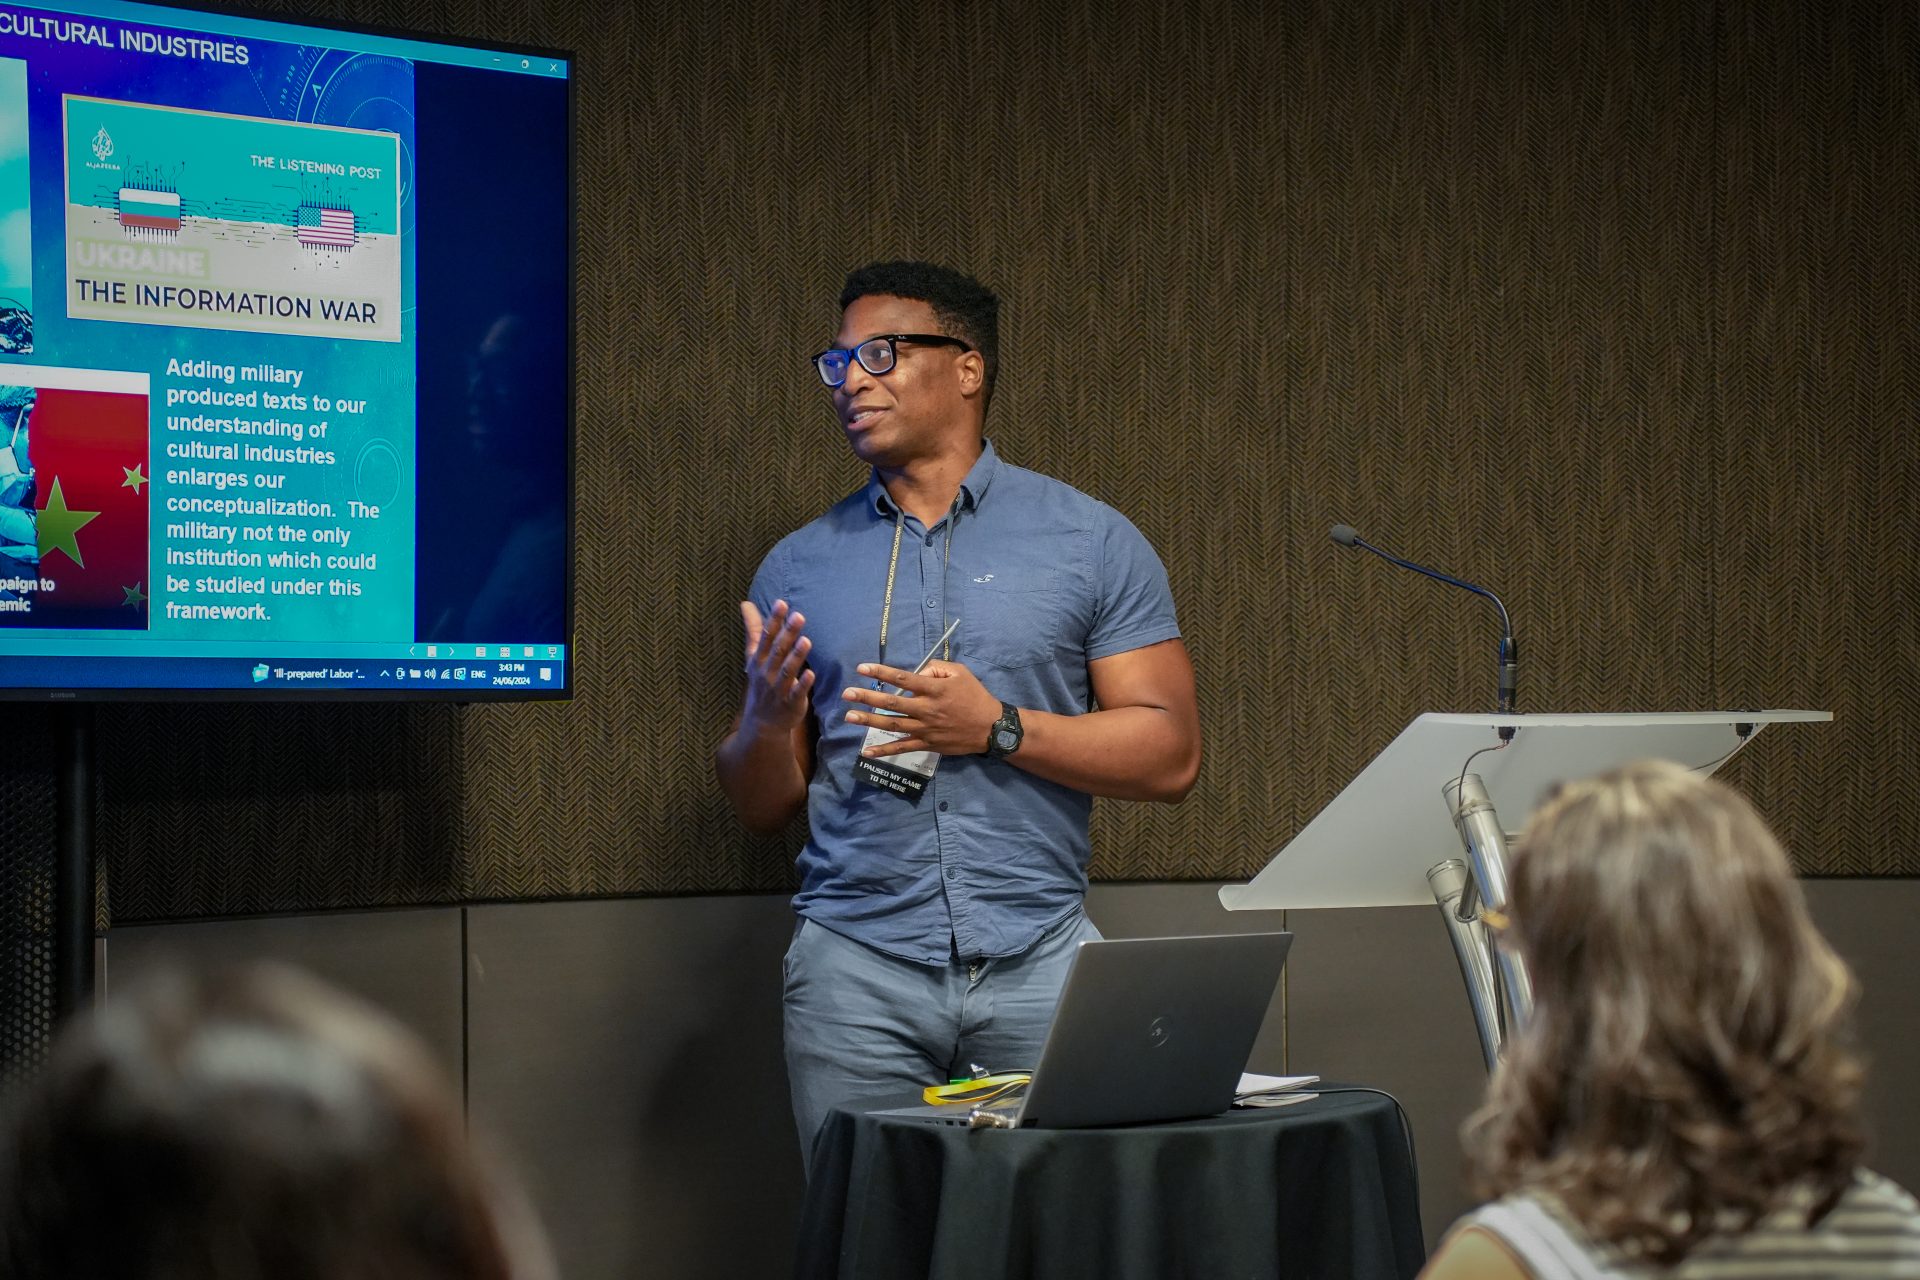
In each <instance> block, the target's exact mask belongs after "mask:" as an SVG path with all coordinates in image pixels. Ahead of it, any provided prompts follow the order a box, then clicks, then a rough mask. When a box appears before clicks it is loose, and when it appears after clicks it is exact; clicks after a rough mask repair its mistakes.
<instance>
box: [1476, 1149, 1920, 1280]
mask: <svg viewBox="0 0 1920 1280" xmlns="http://www.w3.org/2000/svg"><path fill="white" fill-rule="evenodd" d="M1813 1202H1814V1197H1813V1195H1812V1193H1811V1192H1799V1193H1796V1194H1795V1195H1794V1196H1793V1197H1792V1198H1791V1199H1790V1200H1789V1201H1788V1203H1787V1204H1786V1205H1785V1206H1784V1207H1782V1208H1781V1209H1778V1210H1776V1211H1775V1212H1774V1213H1772V1214H1770V1215H1768V1216H1767V1217H1765V1218H1763V1219H1761V1220H1760V1221H1759V1222H1758V1223H1756V1224H1754V1227H1753V1229H1752V1230H1750V1231H1746V1232H1743V1233H1741V1234H1739V1235H1725V1236H1710V1237H1708V1238H1707V1239H1706V1240H1705V1241H1703V1242H1702V1243H1701V1244H1700V1245H1699V1246H1698V1247H1697V1248H1695V1249H1694V1251H1693V1252H1692V1253H1690V1254H1688V1255H1687V1257H1686V1258H1685V1259H1684V1260H1683V1261H1682V1262H1681V1263H1680V1265H1678V1266H1677V1267H1671V1268H1667V1269H1664V1270H1663V1269H1660V1268H1657V1267H1652V1266H1648V1265H1647V1264H1646V1263H1643V1262H1637V1261H1634V1260H1633V1259H1631V1258H1629V1257H1627V1256H1626V1255H1625V1254H1623V1253H1621V1252H1620V1251H1619V1250H1618V1249H1615V1248H1613V1247H1612V1246H1610V1245H1597V1244H1595V1243H1593V1242H1591V1241H1589V1240H1588V1239H1587V1238H1586V1236H1585V1235H1584V1234H1583V1233H1582V1232H1581V1230H1580V1228H1579V1226H1578V1225H1577V1224H1576V1223H1575V1222H1574V1221H1573V1219H1572V1218H1571V1217H1570V1216H1569V1215H1568V1214H1567V1212H1566V1211H1565V1209H1564V1208H1563V1207H1562V1206H1561V1205H1560V1204H1559V1202H1558V1201H1556V1200H1554V1199H1553V1198H1552V1197H1549V1196H1542V1195H1536V1194H1533V1193H1518V1194H1515V1195H1510V1196H1506V1197H1504V1198H1502V1199H1500V1200H1496V1201H1494V1202H1493V1203H1492V1204H1490V1205H1487V1206H1485V1207H1483V1208H1481V1209H1478V1210H1476V1211H1474V1212H1473V1213H1470V1214H1468V1215H1467V1216H1466V1217H1465V1218H1462V1219H1461V1220H1460V1223H1459V1226H1460V1227H1462V1228H1465V1227H1479V1228H1480V1229H1481V1230H1482V1231H1485V1232H1487V1233H1489V1234H1491V1235H1493V1236H1495V1237H1497V1238H1498V1239H1499V1240H1500V1242H1501V1243H1502V1244H1504V1245H1506V1247H1507V1248H1508V1249H1509V1250H1510V1251H1511V1252H1512V1253H1513V1255H1514V1256H1515V1257H1517V1258H1519V1259H1520V1261H1521V1262H1522V1264H1524V1265H1525V1267H1526V1269H1527V1271H1528V1272H1529V1273H1530V1274H1532V1275H1533V1276H1534V1277H1536V1280H1745V1278H1746V1277H1766V1280H1844V1278H1846V1277H1853V1276H1858V1277H1863V1278H1864V1277H1869V1276H1871V1277H1875V1278H1876V1280H1887V1278H1892V1277H1903V1278H1905V1277H1912V1278H1914V1280H1920V1203H1916V1202H1915V1200H1914V1198H1913V1197H1912V1196H1911V1195H1908V1194H1907V1193H1906V1192H1905V1191H1903V1190H1902V1189H1901V1188H1900V1187H1899V1186H1897V1185H1895V1184H1894V1183H1892V1182H1889V1181H1888V1180H1887V1179H1885V1178H1883V1177H1881V1176H1880V1175H1879V1174H1877V1173H1872V1172H1870V1171H1868V1170H1865V1169H1862V1170H1860V1171H1859V1172H1857V1173H1855V1174H1854V1178H1853V1185H1852V1186H1850V1187H1848V1188H1847V1190H1846V1192H1845V1193H1844V1194H1842V1196H1841V1197H1840V1201H1839V1203H1838V1204H1836V1205H1835V1206H1834V1207H1833V1210H1832V1211H1831V1212H1830V1213H1828V1214H1827V1216H1826V1217H1824V1218H1822V1219H1821V1220H1820V1221H1818V1222H1816V1223H1814V1224H1813V1225H1812V1226H1811V1227H1809V1226H1808V1225H1807V1211H1808V1209H1810V1208H1811V1207H1812V1205H1813Z"/></svg>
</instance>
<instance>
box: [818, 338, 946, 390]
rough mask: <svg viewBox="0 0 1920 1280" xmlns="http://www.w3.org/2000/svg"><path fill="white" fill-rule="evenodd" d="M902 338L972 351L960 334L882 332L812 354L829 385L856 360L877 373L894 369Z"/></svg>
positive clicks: (838, 382) (841, 377) (841, 380)
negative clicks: (854, 345) (956, 335)
mask: <svg viewBox="0 0 1920 1280" xmlns="http://www.w3.org/2000/svg"><path fill="white" fill-rule="evenodd" d="M902 342H918V343H921V344H923V345H925V346H930V347H958V348H960V349H961V350H962V351H971V350H973V347H972V346H970V345H969V344H967V343H965V342H962V341H960V339H958V338H949V337H948V336H947V335H946V334H944V333H882V334H877V335H875V336H874V337H871V338H868V339H867V340H866V341H865V342H863V343H861V344H860V345H859V346H857V347H853V348H851V349H849V348H846V347H829V348H828V349H827V350H825V351H822V352H821V353H820V354H819V355H817V356H815V357H814V358H813V367H814V368H815V369H816V370H818V371H819V374H820V381H822V382H824V383H826V384H827V385H828V386H830V387H837V386H840V385H841V384H843V383H844V382H846V380H847V370H848V369H849V368H851V367H852V364H853V362H854V361H855V360H858V361H859V362H860V367H861V368H862V369H865V370H866V371H867V372H868V373H870V374H872V375H873V376H874V377H876V378H877V377H879V376H880V375H881V374H883V373H888V372H891V371H892V369H893V366H894V365H895V364H896V363H898V362H899V359H900V355H899V353H898V352H897V351H895V350H894V347H895V346H896V345H897V344H899V343H902Z"/></svg>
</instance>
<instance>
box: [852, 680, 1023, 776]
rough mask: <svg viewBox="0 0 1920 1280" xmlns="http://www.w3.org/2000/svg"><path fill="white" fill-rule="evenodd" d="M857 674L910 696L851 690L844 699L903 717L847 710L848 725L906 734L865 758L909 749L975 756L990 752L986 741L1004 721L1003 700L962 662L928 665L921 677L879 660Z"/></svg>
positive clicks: (857, 689)
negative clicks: (1001, 716) (1001, 713)
mask: <svg viewBox="0 0 1920 1280" xmlns="http://www.w3.org/2000/svg"><path fill="white" fill-rule="evenodd" d="M859 670H860V674H861V675H863V676H871V677H872V678H873V679H875V680H878V681H881V682H882V683H884V684H890V685H892V686H893V687H894V688H896V689H903V690H905V691H906V692H907V693H908V694H911V695H912V696H911V697H905V696H902V695H900V694H892V693H881V692H880V691H879V690H877V689H862V688H852V689H848V690H847V691H846V692H845V693H842V694H841V695H840V696H841V698H843V699H845V700H846V701H848V702H857V703H860V704H861V705H862V706H867V707H877V708H879V709H880V710H883V711H898V712H901V713H902V714H900V715H897V716H881V715H875V714H873V713H872V712H871V711H849V712H847V723H848V724H858V725H868V726H871V727H873V728H877V729H888V730H891V731H893V732H894V733H904V734H906V735H907V736H906V737H904V738H902V739H900V740H899V741H898V742H889V743H886V744H884V745H882V746H878V747H875V748H873V749H872V750H870V751H867V752H866V753H865V754H867V755H869V756H873V757H880V756H897V755H903V754H905V753H906V752H909V751H935V752H938V753H939V754H941V755H943V756H974V755H979V754H980V753H981V752H983V751H985V750H986V749H987V737H988V735H989V734H991V733H992V732H993V724H994V721H996V720H998V719H999V718H1000V699H998V698H996V697H994V696H993V695H992V694H991V693H988V692H987V687H986V686H985V685H983V684H981V683H980V679H979V677H978V676H976V675H974V674H973V672H971V671H969V670H967V669H966V668H965V667H963V666H961V665H960V664H959V663H957V662H940V661H937V660H936V661H933V662H929V663H928V664H927V665H926V669H925V670H923V671H921V672H920V674H919V675H915V674H913V673H912V672H911V671H902V670H901V669H900V668H898V667H888V666H882V665H881V664H880V663H877V662H868V663H863V664H862V665H861V666H860V669H859Z"/></svg>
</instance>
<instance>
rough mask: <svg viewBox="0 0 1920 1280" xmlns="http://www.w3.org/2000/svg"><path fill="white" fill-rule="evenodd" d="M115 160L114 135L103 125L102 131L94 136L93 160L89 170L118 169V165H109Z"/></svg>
mask: <svg viewBox="0 0 1920 1280" xmlns="http://www.w3.org/2000/svg"><path fill="white" fill-rule="evenodd" d="M111 159H113V135H112V134H110V133H108V132H107V126H105V125H101V126H100V131H99V132H98V133H96V134H94V135H93V160H94V163H92V164H90V165H88V166H87V168H89V169H118V168H119V167H120V166H119V165H117V164H108V163H107V161H109V160H111Z"/></svg>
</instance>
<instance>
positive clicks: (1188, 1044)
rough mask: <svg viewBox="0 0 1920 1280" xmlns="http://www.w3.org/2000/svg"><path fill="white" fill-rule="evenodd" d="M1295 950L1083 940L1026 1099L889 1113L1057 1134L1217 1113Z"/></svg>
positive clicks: (1226, 1103)
mask: <svg viewBox="0 0 1920 1280" xmlns="http://www.w3.org/2000/svg"><path fill="white" fill-rule="evenodd" d="M1292 943H1293V935H1292V934H1291V933H1236V934H1223V935H1218V936H1207V937H1198V938H1119V939H1111V940H1108V941H1104V942H1083V943H1081V944H1080V946H1079V949H1078V951H1077V952H1076V953H1075V955H1074V958H1073V967H1072V968H1071V969H1070V970H1069V971H1068V974H1067V983H1066V986H1065V988H1064V989H1062V991H1061V993H1060V1003H1059V1005H1058V1006H1057V1007H1055V1009H1054V1012H1053V1022H1052V1024H1051V1025H1050V1026H1049V1027H1048V1028H1047V1039H1046V1044H1045V1045H1044V1046H1043V1047H1042V1048H1041V1050H1040V1060H1039V1061H1038V1062H1037V1063H1034V1064H1033V1080H1032V1082H1031V1083H1030V1084H1028V1086H1027V1087H1026V1089H1025V1090H1024V1091H1022V1092H1021V1093H1020V1094H1018V1095H1017V1096H1015V1097H1010V1098H1006V1099H1002V1100H1000V1101H997V1102H993V1103H988V1104H985V1105H983V1106H980V1107H977V1108H976V1107H972V1106H969V1105H967V1104H964V1103H949V1104H945V1105H938V1106H933V1105H928V1106H915V1107H899V1108H894V1109H891V1110H887V1111H883V1112H881V1113H880V1114H882V1115H891V1116H905V1117H910V1118H913V1119H919V1120H929V1121H934V1122H936V1123H944V1124H955V1125H971V1126H975V1127H978V1126H981V1125H988V1126H994V1127H1025V1126H1033V1127H1037V1128H1047V1129H1085V1128H1092V1127H1095V1126H1099V1125H1116V1124H1140V1123H1144V1122H1147V1121H1152V1120H1184V1119H1188V1118H1190V1117H1194V1116H1211V1115H1218V1114H1220V1113H1221V1112H1223V1111H1225V1110H1226V1109H1227V1108H1228V1107H1230V1106H1232V1105H1233V1093H1234V1087H1235V1086H1236V1085H1237V1084H1238V1083H1239V1081H1240V1073H1241V1072H1242V1071H1244V1070H1246V1066H1247V1055H1248V1054H1249V1053H1251V1052H1252V1051H1253V1041H1254V1037H1255V1036H1257V1035H1258V1034H1259V1032H1260V1024H1261V1022H1262V1021H1263V1020H1264V1019H1265V1018H1266V1015H1267V1007H1268V1005H1269V1004H1270V1003H1271V1002H1272V999H1273V991H1274V987H1275V986H1276V985H1277V984H1278V983H1279V981H1280V968H1281V966H1282V965H1283V964H1285V963H1286V959H1287V948H1288V947H1289V946H1291V945H1292ZM984 1065H986V1066H988V1067H990V1068H992V1069H993V1070H996V1071H1001V1070H1011V1069H1013V1068H1015V1067H1020V1066H1024V1065H1025V1064H1021V1063H986V1064H984Z"/></svg>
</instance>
